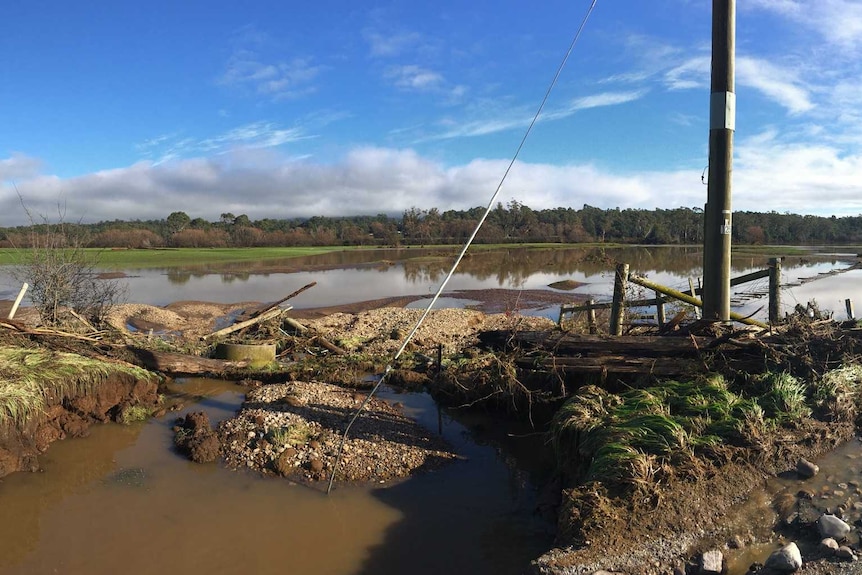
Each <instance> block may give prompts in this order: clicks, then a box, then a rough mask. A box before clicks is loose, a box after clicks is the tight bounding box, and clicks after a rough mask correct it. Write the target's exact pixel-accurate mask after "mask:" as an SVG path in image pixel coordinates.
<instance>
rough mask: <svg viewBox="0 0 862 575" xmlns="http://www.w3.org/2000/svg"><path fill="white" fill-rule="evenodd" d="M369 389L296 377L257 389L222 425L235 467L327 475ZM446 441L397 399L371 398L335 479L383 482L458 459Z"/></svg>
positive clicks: (302, 476) (310, 477)
mask: <svg viewBox="0 0 862 575" xmlns="http://www.w3.org/2000/svg"><path fill="white" fill-rule="evenodd" d="M364 399H365V395H364V394H362V393H356V392H353V391H350V390H346V389H344V388H341V387H337V386H334V385H330V384H327V383H321V382H303V381H294V382H290V383H283V384H274V385H266V386H262V387H259V388H257V389H254V390H251V391H250V392H249V394H248V396H247V398H246V402H245V404H244V405H243V408H242V410H241V411H240V413H239V414H238V415H237V416H236V417H233V418H231V419H229V420H227V421H224V422H222V423H221V424H220V425H219V428H218V434H219V438H220V440H221V445H222V451H223V453H222V455H223V457H224V459H225V461H226V462H227V464H228V465H229V466H231V467H234V468H249V469H254V470H256V471H259V472H261V473H264V474H278V475H282V476H285V477H288V478H291V479H294V480H305V481H318V480H322V479H328V477H329V475H330V473H331V472H332V468H333V465H334V463H335V456H336V453H337V450H338V444H339V442H340V440H341V434H342V432H343V430H344V428H345V427H346V425H347V422H348V421H349V418H350V417H351V416H352V415H353V413H355V412H356V410H357V409H358V408H359V406H360V404H361V403H362V401H363V400H364ZM456 457H457V456H456V454H455V453H453V452H452V451H451V450H450V449H449V447H448V446H447V445H446V443H445V442H444V441H443V440H442V439H440V438H439V437H436V436H434V435H432V434H431V433H430V432H429V431H428V430H426V429H425V428H423V427H422V426H420V425H419V424H417V423H416V422H414V421H413V420H411V419H409V418H408V417H406V416H404V415H403V414H402V413H401V410H400V406H399V405H398V404H397V403H394V404H390V403H388V402H386V401H382V400H379V399H377V398H372V400H371V401H370V402H369V403H368V404H367V405H366V408H365V411H364V412H363V414H362V416H361V417H360V418H359V419H357V421H356V423H355V424H354V426H353V427H352V429H351V432H350V436H349V438H348V440H347V441H346V442H345V444H344V453H343V455H342V460H341V464H340V466H339V469H338V474H337V476H336V479H337V480H348V481H359V482H375V483H385V482H387V481H391V480H394V479H399V478H402V477H407V476H408V475H410V474H411V473H413V472H415V471H417V470H419V469H420V468H423V469H428V468H434V467H436V466H439V465H442V464H444V463H446V462H448V461H451V460H453V459H455V458H456Z"/></svg>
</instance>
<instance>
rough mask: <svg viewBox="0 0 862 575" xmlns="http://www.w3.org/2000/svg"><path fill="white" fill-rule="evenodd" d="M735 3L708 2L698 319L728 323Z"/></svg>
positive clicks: (734, 121)
mask: <svg viewBox="0 0 862 575" xmlns="http://www.w3.org/2000/svg"><path fill="white" fill-rule="evenodd" d="M735 52H736V0H713V2H712V81H711V85H710V99H709V182H708V187H707V201H706V209H705V210H704V226H705V228H704V236H703V237H704V249H703V317H704V319H707V320H713V321H729V320H730V232H731V220H732V218H731V180H732V177H731V176H732V174H733V132H734V130H735V129H736V94H735V93H734V84H735V80H734V76H735V74H734V67H735Z"/></svg>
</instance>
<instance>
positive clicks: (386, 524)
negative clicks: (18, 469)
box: [0, 380, 552, 575]
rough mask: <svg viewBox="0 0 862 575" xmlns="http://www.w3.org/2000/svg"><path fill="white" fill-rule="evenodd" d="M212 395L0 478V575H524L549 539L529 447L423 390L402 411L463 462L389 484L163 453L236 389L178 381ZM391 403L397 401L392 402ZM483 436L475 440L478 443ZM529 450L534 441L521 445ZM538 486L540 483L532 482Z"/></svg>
mask: <svg viewBox="0 0 862 575" xmlns="http://www.w3.org/2000/svg"><path fill="white" fill-rule="evenodd" d="M177 387H178V389H179V390H180V391H182V392H183V393H186V394H191V395H206V397H204V398H203V399H201V401H200V402H199V403H197V404H195V405H190V404H187V405H188V406H187V407H186V408H185V409H184V410H183V411H180V412H176V413H173V414H170V415H169V416H167V417H165V418H162V419H157V420H151V421H149V422H147V423H143V424H137V425H132V426H120V425H115V424H107V425H101V426H95V427H93V428H92V430H91V435H90V437H87V438H83V439H70V440H65V441H60V442H57V443H55V444H53V445H52V446H51V448H50V450H49V451H48V452H47V453H46V454H45V455H44V456H43V457H42V459H41V463H42V467H43V469H44V472H42V473H36V474H27V473H16V474H13V475H11V476H8V477H6V478H4V479H3V480H2V481H0V509H2V512H0V574H2V575H11V574H42V573H45V574H47V573H65V574H71V575H76V574H88V575H93V574H103V573H104V574H108V573H111V574H113V573H118V572H122V573H128V574H136V573H140V574H145V573H146V574H149V573H189V574H197V573H201V574H214V573H260V574H265V573H279V574H284V573H302V574H311V575H313V574H333V575H334V574H353V573H356V574H363V573H368V574H371V573H374V574H387V573H392V574H395V573H407V572H409V573H419V574H422V573H428V574H431V573H447V572H448V573H476V574H483V573H488V574H491V573H495V574H499V573H503V574H506V573H510V574H513V575H514V574H516V573H521V572H523V570H524V569H525V567H526V566H527V564H528V562H529V561H530V560H531V559H533V558H535V557H537V556H538V555H539V554H541V553H542V552H543V551H544V550H546V549H547V548H548V547H549V546H550V545H551V542H552V535H551V529H552V526H551V525H550V524H548V523H547V522H545V521H543V520H542V519H541V518H540V517H539V516H537V515H536V514H535V513H534V508H535V500H536V488H535V482H534V478H536V477H539V476H540V475H541V474H542V473H543V471H541V470H543V469H547V462H546V461H545V462H543V461H541V460H540V459H539V458H536V457H535V456H530V457H527V456H524V457H522V458H521V463H519V462H518V459H517V458H516V457H515V456H514V455H513V453H516V452H518V451H520V452H521V453H522V455H523V454H531V453H532V454H533V455H534V454H535V453H536V449H535V446H536V438H535V437H531V436H527V437H525V438H520V439H518V438H516V439H511V438H510V439H509V443H510V444H512V442H514V445H513V446H512V449H510V448H507V447H505V446H503V445H502V444H500V443H498V442H497V439H498V437H491V436H492V435H497V436H499V435H501V434H502V435H505V434H504V433H503V432H502V430H499V429H496V428H495V429H494V433H490V432H488V431H487V430H486V431H483V429H487V421H483V420H482V418H480V419H473V420H470V421H465V423H464V424H461V423H459V422H456V421H455V420H453V419H452V418H451V417H450V416H449V415H447V414H445V413H440V414H439V416H438V411H437V409H436V407H435V406H434V404H433V402H432V401H431V400H430V399H429V398H428V397H427V396H425V395H421V394H400V395H398V397H397V399H398V401H401V402H402V403H404V405H405V410H406V412H407V413H408V414H411V415H412V416H415V417H416V418H417V419H419V420H420V421H422V422H424V424H427V425H429V426H431V427H432V428H433V429H435V430H436V429H438V426H441V428H442V433H443V434H444V436H445V437H446V438H447V439H449V440H450V441H451V442H452V443H453V444H454V445H455V446H456V447H457V451H458V452H459V453H460V454H461V455H462V456H463V457H464V458H465V459H464V460H463V461H459V462H456V463H454V464H452V465H449V466H447V467H445V468H443V469H441V470H438V471H434V472H429V473H425V474H421V475H419V476H417V477H414V478H412V479H409V480H406V481H404V482H402V483H398V484H396V485H392V486H388V487H379V486H346V485H344V486H338V485H337V486H336V488H335V489H334V490H333V492H332V493H331V495H329V496H327V495H326V494H325V485H323V484H321V485H317V486H313V487H308V486H302V485H296V484H292V483H290V482H288V481H287V480H284V479H277V478H262V477H259V476H256V475H253V474H251V473H248V472H245V471H231V470H228V469H226V468H224V467H222V466H220V465H197V464H194V463H191V462H189V461H187V460H185V459H183V458H182V457H180V456H179V455H177V454H176V453H175V452H174V451H173V450H172V432H171V429H170V427H171V425H172V422H173V420H174V419H175V417H177V416H180V415H183V414H184V413H186V412H188V411H191V410H201V409H202V410H204V411H206V412H207V413H208V415H209V416H210V418H211V419H212V420H214V421H218V420H220V419H224V418H226V417H229V416H230V415H231V414H232V413H234V412H235V410H236V409H237V408H238V407H239V405H240V403H241V401H242V391H243V390H242V388H239V387H237V386H234V385H232V384H227V383H224V382H219V381H213V380H185V381H184V382H180V383H178V384H177ZM387 393H391V392H387ZM483 437H484V439H483ZM525 442H530V443H529V445H527V444H526V443H525ZM536 481H537V480H536Z"/></svg>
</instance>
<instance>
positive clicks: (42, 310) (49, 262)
mask: <svg viewBox="0 0 862 575" xmlns="http://www.w3.org/2000/svg"><path fill="white" fill-rule="evenodd" d="M25 209H26V208H25ZM27 215H28V216H30V221H31V224H32V225H31V228H30V230H31V231H30V237H29V239H28V242H27V244H28V247H27V248H22V249H20V253H21V256H22V257H21V265H19V266H17V267H16V269H15V271H14V272H13V276H14V277H15V279H17V280H18V281H21V282H27V283H28V284H30V292H29V294H30V301H31V302H32V303H33V307H35V308H36V310H37V311H38V312H39V317H40V319H41V320H42V322H43V323H44V324H46V325H58V324H59V323H61V319H62V317H63V314H64V312H65V310H66V309H71V310H73V311H74V312H75V313H77V314H79V315H82V316H83V317H86V318H87V319H89V320H90V321H93V322H96V323H100V322H101V321H102V320H103V319H104V318H105V316H106V315H107V313H108V311H109V310H110V308H111V307H112V306H113V305H115V304H117V303H119V302H120V301H121V300H122V299H123V298H124V297H125V286H123V285H121V284H119V283H118V282H117V281H115V280H106V279H101V278H100V277H99V275H98V273H97V269H96V267H97V264H98V261H99V252H97V251H91V250H86V249H85V246H86V243H87V242H86V236H85V234H84V233H83V231H81V230H82V228H81V227H80V226H71V225H68V224H66V223H65V222H63V219H62V214H61V217H60V220H59V223H50V222H49V221H48V220H47V219H46V218H44V217H43V218H42V223H41V224H39V225H36V224H35V222H33V217H32V216H31V214H30V212H29V211H28V212H27Z"/></svg>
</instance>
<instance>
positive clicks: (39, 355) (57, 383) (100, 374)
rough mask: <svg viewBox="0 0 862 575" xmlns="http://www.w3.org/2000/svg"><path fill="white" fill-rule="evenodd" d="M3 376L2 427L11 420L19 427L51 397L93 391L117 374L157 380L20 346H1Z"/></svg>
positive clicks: (0, 387)
mask: <svg viewBox="0 0 862 575" xmlns="http://www.w3.org/2000/svg"><path fill="white" fill-rule="evenodd" d="M0 373H2V374H3V377H2V379H0V424H6V423H8V422H9V421H11V422H12V423H14V424H15V425H18V426H19V427H21V426H23V425H25V424H26V423H27V422H28V421H30V420H31V419H32V418H33V417H38V416H40V415H41V414H42V413H43V412H44V410H45V407H46V405H47V401H48V398H51V399H52V400H53V401H54V402H55V403H56V402H58V401H61V400H62V399H63V398H66V397H71V396H74V395H77V394H83V393H88V392H91V391H93V390H94V389H96V388H97V387H98V386H99V385H101V384H102V383H103V382H104V381H106V380H108V378H110V377H112V376H113V375H115V374H127V375H131V376H133V377H137V378H140V379H149V378H152V377H155V376H154V375H153V374H152V373H150V372H148V371H146V370H144V369H140V368H137V367H132V366H123V365H118V364H113V363H105V362H102V361H98V360H95V359H90V358H87V357H83V356H80V355H76V354H73V353H60V352H51V351H47V350H44V349H27V348H20V347H0Z"/></svg>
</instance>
